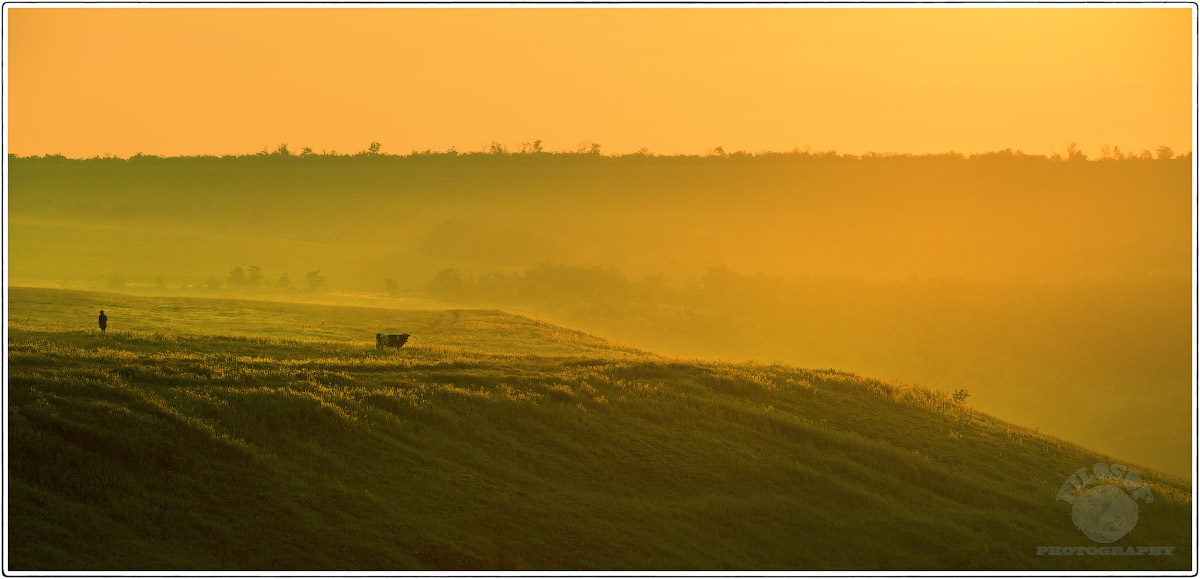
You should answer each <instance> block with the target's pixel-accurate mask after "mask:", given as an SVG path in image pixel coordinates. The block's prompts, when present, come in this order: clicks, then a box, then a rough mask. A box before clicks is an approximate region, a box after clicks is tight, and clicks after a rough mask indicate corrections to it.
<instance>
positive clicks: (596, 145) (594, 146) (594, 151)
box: [588, 143, 600, 155]
mask: <svg viewBox="0 0 1200 579" xmlns="http://www.w3.org/2000/svg"><path fill="white" fill-rule="evenodd" d="M588 152H589V153H591V154H593V155H599V154H600V143H592V150H591V151H588Z"/></svg>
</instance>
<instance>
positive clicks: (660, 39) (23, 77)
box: [8, 5, 1193, 157]
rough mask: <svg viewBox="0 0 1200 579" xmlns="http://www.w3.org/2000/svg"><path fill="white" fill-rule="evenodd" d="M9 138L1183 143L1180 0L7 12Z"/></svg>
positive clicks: (339, 145) (84, 148) (170, 146)
mask: <svg viewBox="0 0 1200 579" xmlns="http://www.w3.org/2000/svg"><path fill="white" fill-rule="evenodd" d="M8 17H9V22H8V32H9V47H8V49H9V53H8V55H9V56H8V65H9V73H8V74H9V78H8V80H9V84H8V86H9V87H10V88H9V107H8V110H9V122H10V125H9V126H10V129H9V150H10V152H13V153H17V154H22V155H28V154H45V153H61V154H65V155H67V156H76V157H77V156H92V155H103V154H106V153H107V154H113V155H118V156H128V155H132V154H134V153H137V152H139V151H140V152H144V153H153V154H160V155H179V154H224V153H247V152H254V151H258V150H261V149H262V148H264V147H269V148H272V149H273V148H274V147H276V146H278V145H279V144H281V143H287V144H289V145H290V146H291V147H292V148H293V149H297V150H298V149H299V148H301V147H312V148H313V149H314V150H315V151H317V152H320V151H322V150H327V151H330V150H337V151H339V152H354V151H358V150H362V149H364V148H366V145H367V144H368V143H369V142H371V141H380V142H382V144H383V146H384V148H383V151H384V152H386V153H407V152H409V151H410V150H413V149H420V150H423V149H427V148H432V149H435V150H442V149H446V148H449V147H457V148H458V149H459V150H460V151H466V150H480V149H481V148H484V147H485V146H486V145H487V144H488V143H490V142H492V141H498V142H500V143H502V144H505V145H506V146H516V145H518V144H519V143H521V142H528V141H533V140H535V139H541V140H543V141H544V144H545V147H546V148H547V149H549V150H575V149H576V148H577V147H579V146H580V144H581V143H585V142H591V143H599V144H601V145H602V146H603V151H604V152H609V153H627V152H632V151H635V150H638V149H641V148H643V147H645V148H648V149H649V150H650V151H652V152H655V153H661V154H674V153H701V154H702V153H704V152H705V151H707V150H709V149H712V148H714V147H718V146H720V147H723V148H724V149H725V150H728V151H733V150H739V149H741V150H746V151H751V152H757V151H761V150H783V151H786V150H791V149H793V148H796V147H799V148H801V149H803V148H805V147H811V148H813V149H814V150H829V149H835V150H838V151H843V152H851V153H861V152H866V151H881V152H891V151H895V152H911V153H922V152H944V151H949V150H955V151H960V152H967V153H970V152H980V151H988V150H996V149H1004V148H1013V149H1023V150H1025V151H1027V152H1032V153H1039V154H1051V153H1054V152H1062V151H1063V150H1064V149H1065V147H1066V145H1067V144H1068V143H1071V142H1077V143H1079V146H1080V148H1082V149H1083V150H1084V151H1087V152H1095V151H1098V150H1099V148H1100V147H1101V146H1102V145H1105V144H1110V145H1116V146H1119V147H1121V148H1122V149H1123V150H1126V151H1140V150H1142V149H1150V150H1153V149H1154V148H1155V147H1157V146H1159V145H1167V146H1170V147H1172V148H1173V149H1174V150H1175V151H1177V152H1181V153H1182V152H1186V151H1189V150H1191V141H1192V132H1191V127H1192V123H1191V108H1192V107H1191V104H1192V88H1191V87H1192V75H1191V69H1192V64H1191V58H1190V55H1191V54H1192V50H1191V28H1192V25H1193V16H1192V11H1191V9H1190V8H1128V7H1125V8H1041V7H1037V8H1010V7H994V8H976V9H963V8H954V7H943V8H914V7H897V8H824V7H810V6H803V5H801V6H793V7H779V8H769V9H760V8H703V9H696V8H629V7H622V8H610V7H569V8H561V7H560V8H549V9H548V8H537V9H533V8H511V7H509V8H420V9H416V8H358V9H323V8H292V9H266V8H86V9H79V8H40V7H39V8H13V9H10V10H9V12H8Z"/></svg>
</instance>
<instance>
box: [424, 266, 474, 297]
mask: <svg viewBox="0 0 1200 579" xmlns="http://www.w3.org/2000/svg"><path fill="white" fill-rule="evenodd" d="M429 293H431V294H433V295H435V296H437V297H441V298H447V299H462V298H463V297H466V294H467V281H466V280H465V279H463V276H462V274H460V273H458V270H457V269H443V270H441V271H439V272H437V274H436V275H434V276H433V281H431V282H429Z"/></svg>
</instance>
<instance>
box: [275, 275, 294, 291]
mask: <svg viewBox="0 0 1200 579" xmlns="http://www.w3.org/2000/svg"><path fill="white" fill-rule="evenodd" d="M278 283H279V289H288V288H290V287H292V280H291V279H289V278H288V274H286V273H285V274H283V275H281V276H279V282H278Z"/></svg>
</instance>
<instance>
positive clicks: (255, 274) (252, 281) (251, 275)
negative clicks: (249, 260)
mask: <svg viewBox="0 0 1200 579" xmlns="http://www.w3.org/2000/svg"><path fill="white" fill-rule="evenodd" d="M262 280H263V274H262V268H260V267H258V266H257V265H252V266H250V270H249V271H248V272H247V273H246V285H249V286H250V287H251V288H252V289H258V286H260V285H262Z"/></svg>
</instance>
